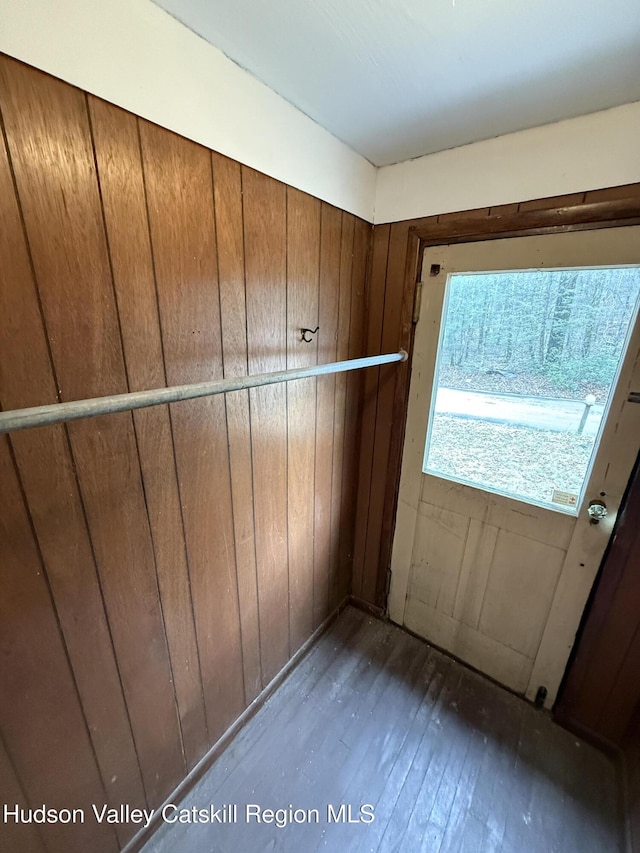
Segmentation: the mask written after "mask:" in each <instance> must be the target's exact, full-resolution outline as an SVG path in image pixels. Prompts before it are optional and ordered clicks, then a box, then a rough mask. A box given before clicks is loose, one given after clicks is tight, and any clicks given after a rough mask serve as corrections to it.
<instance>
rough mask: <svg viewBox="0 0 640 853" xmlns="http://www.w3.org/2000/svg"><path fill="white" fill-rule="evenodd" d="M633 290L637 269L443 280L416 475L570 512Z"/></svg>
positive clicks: (638, 287) (638, 283)
mask: <svg viewBox="0 0 640 853" xmlns="http://www.w3.org/2000/svg"><path fill="white" fill-rule="evenodd" d="M639 292H640V269H639V268H638V267H619V268H597V269H560V270H518V271H511V272H497V273H465V274H453V275H450V276H449V280H448V283H447V296H446V299H445V306H444V311H443V323H442V328H441V334H440V345H439V350H438V361H437V365H436V376H435V382H434V395H433V397H434V399H433V400H432V411H431V417H430V419H429V431H428V434H427V444H426V448H425V455H424V466H423V471H424V472H425V473H429V474H435V475H436V476H438V477H444V478H446V479H451V480H455V481H457V482H463V483H469V484H471V485H474V486H478V487H480V488H483V489H487V490H489V491H494V492H499V493H501V494H505V495H510V496H513V497H516V498H519V499H521V500H525V501H529V502H532V503H536V504H541V505H543V506H549V507H553V508H555V509H559V510H564V511H567V512H576V511H577V508H578V506H579V504H580V501H581V499H582V493H583V490H584V486H585V482H586V480H587V476H588V473H589V470H590V467H591V460H592V456H593V455H594V452H595V447H596V445H597V441H598V437H599V434H600V429H601V425H602V424H603V419H604V416H605V414H606V411H607V406H608V403H609V400H610V394H611V391H612V388H613V387H614V386H615V381H616V378H617V374H618V370H619V367H620V364H621V361H622V356H623V354H624V350H625V346H626V341H627V339H628V335H629V332H630V328H631V326H632V321H633V320H634V318H635V316H636V313H637V305H638V294H639Z"/></svg>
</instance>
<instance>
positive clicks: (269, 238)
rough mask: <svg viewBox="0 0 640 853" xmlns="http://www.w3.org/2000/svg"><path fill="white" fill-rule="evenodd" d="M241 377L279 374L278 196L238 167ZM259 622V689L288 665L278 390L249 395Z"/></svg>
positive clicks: (281, 390) (267, 182) (282, 402)
mask: <svg viewBox="0 0 640 853" xmlns="http://www.w3.org/2000/svg"><path fill="white" fill-rule="evenodd" d="M242 188H243V199H244V245H245V274H246V298H247V343H248V355H249V373H250V374H251V373H262V372H265V371H269V370H284V369H285V368H286V357H285V354H286V351H287V339H286V338H287V336H286V330H287V307H286V298H287V292H286V238H287V226H286V216H287V214H286V189H285V186H284V185H283V184H280V183H278V182H277V181H274V180H273V179H271V178H268V177H266V176H265V175H261V174H259V173H258V172H255V171H254V170H253V169H249V168H247V167H244V166H243V167H242ZM250 403H251V445H252V459H253V487H254V512H255V536H256V564H257V570H258V603H259V614H260V654H261V665H262V677H263V683H264V684H267V683H268V682H269V681H270V680H271V679H272V678H273V677H274V676H275V675H276V674H277V672H278V671H279V670H280V669H281V668H282V667H283V666H284V664H285V663H286V662H287V660H288V658H289V565H288V554H287V403H286V389H285V386H284V385H271V386H265V387H263V388H254V389H252V390H251V392H250Z"/></svg>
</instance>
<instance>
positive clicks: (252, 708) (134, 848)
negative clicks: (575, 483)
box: [122, 597, 358, 853]
mask: <svg viewBox="0 0 640 853" xmlns="http://www.w3.org/2000/svg"><path fill="white" fill-rule="evenodd" d="M348 604H355V602H354V601H352V600H351V599H350V598H348V597H347V598H345V599H344V600H343V601H342V602H341V603H340V604H339V605H338V606H337V607H336V609H335V610H334V611H333V612H332V613H331V614H330V615H329V616H327V618H326V619H325V620H324V622H323V623H322V624H321V625H320V626H319V627H318V628H316V630H315V631H314V632H313V634H312V635H311V636H310V637H309V639H308V640H306V641H305V642H304V643H303V644H302V645H301V646H300V648H299V649H298V651H297V652H296V653H295V654H294V655H292V656H291V658H290V659H289V660H288V661H287V663H286V664H285V665H284V666H283V667H282V669H281V670H280V672H279V673H278V674H277V675H276V676H275V677H274V678H272V679H271V681H270V682H269V684H267V686H266V687H265V688H264V689H263V690H262V691H261V692H260V693H259V694H258V696H256V698H255V699H254V700H253V702H252V703H251V704H250V705H247V707H246V708H245V710H244V711H243V712H242V714H240V716H239V717H238V718H237V719H236V720H235V721H234V722H233V723H232V724H231V725H230V726H229V728H228V729H227V730H226V732H225V733H224V734H223V735H222V736H221V737H220V738H219V739H218V740H217V741H216V742H215V743H214V744H213V746H212V747H211V748H210V749H209V751H208V752H207V753H205V755H203V756H202V758H201V759H200V761H199V762H198V763H197V764H196V765H195V767H193V768H192V769H191V770H190V771H189V773H188V774H187V775H186V776H185V778H184V779H183V780H182V782H180V784H179V785H178V786H177V787H176V789H175V790H174V791H172V792H171V794H170V795H169V797H167V799H166V800H165V801H164V803H162V805H161V806H159V807H158V808H157V809H156V810H155V812H154V815H153V818H152V819H151V822H150V823H149V826H147V827H144V828H143V829H141V830H140V831H139V832H137V833H136V834H135V835H134V836H133V838H132V839H131V840H130V841H128V842H127V844H126V845H125V846H124V847H123V848H122V853H138V851H139V850H140V849H141V848H142V847H143V845H144V844H146V843H147V841H149V839H150V838H151V836H152V835H153V834H154V832H155V831H156V830H157V829H158V826H159V825H160V824H161V822H162V817H161V815H162V809H163V808H164V806H165V805H168V804H169V803H178V802H180V800H182V799H184V797H185V796H186V795H187V794H188V793H189V791H190V790H191V789H192V788H193V787H194V785H196V783H197V782H199V781H200V779H201V778H202V777H203V776H204V774H205V773H206V772H207V770H208V769H209V768H210V767H211V765H212V764H213V763H214V761H216V759H217V758H219V757H220V755H221V753H222V752H223V751H224V750H225V749H226V748H227V746H229V744H230V743H231V741H232V740H233V739H234V738H235V737H236V736H237V735H238V733H239V732H240V731H241V730H242V729H243V728H244V727H245V726H246V725H247V723H248V722H249V721H250V720H251V719H252V718H253V717H254V716H255V715H256V714H257V713H258V711H259V710H260V708H262V706H263V705H264V703H265V702H266V701H267V699H268V698H269V697H270V696H271V695H272V693H273V692H274V691H275V690H277V689H278V687H279V686H280V685H281V684H282V682H283V681H284V680H285V678H286V677H287V676H288V675H289V673H290V672H291V670H293V669H294V668H295V667H296V666H297V665H298V664H299V663H300V661H301V660H302V659H303V658H304V657H305V655H307V654H308V652H309V651H311V649H312V647H313V646H315V644H316V643H317V642H318V640H319V639H320V637H321V636H322V635H323V634H324V633H325V632H326V631H327V629H328V628H329V627H330V626H331V625H332V624H333V622H335V620H336V619H337V618H338V616H339V615H340V613H341V612H342V611H343V610H344V609H345V607H346V606H347V605H348ZM356 606H358V605H357V604H356Z"/></svg>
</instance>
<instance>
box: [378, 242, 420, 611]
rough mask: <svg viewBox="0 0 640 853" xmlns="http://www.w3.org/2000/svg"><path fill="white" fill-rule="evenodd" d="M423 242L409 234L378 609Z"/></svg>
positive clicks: (383, 596) (387, 561)
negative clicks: (401, 358)
mask: <svg viewBox="0 0 640 853" xmlns="http://www.w3.org/2000/svg"><path fill="white" fill-rule="evenodd" d="M419 256H420V240H419V238H418V236H417V234H416V233H415V232H414V231H411V230H410V231H409V232H408V234H407V252H406V258H405V266H404V278H403V280H402V282H401V285H399V286H402V291H403V297H402V310H401V314H400V339H399V342H398V344H399V347H401V348H402V349H404V350H405V351H406V352H407V353H408V354H409V358H408V359H407V361H405V362H403V363H401V364H397V365H396V368H397V376H396V380H395V392H394V398H393V403H392V407H393V412H394V420H393V429H392V432H391V440H390V444H389V461H388V463H387V473H386V477H385V482H386V488H385V496H384V508H383V511H382V533H381V536H380V558H379V565H378V584H377V589H376V604H377V605H378V606H379V607H383V608H386V606H387V590H386V580H387V571H388V569H389V568H390V566H391V548H392V544H393V537H394V534H395V522H396V509H397V506H398V492H399V489H400V468H401V465H402V448H403V444H404V433H405V428H406V420H407V407H408V398H409V378H410V365H411V354H412V352H413V336H414V330H415V325H414V323H413V305H414V298H415V290H416V281H417V280H418V271H419V270H420V268H421V258H420V257H419Z"/></svg>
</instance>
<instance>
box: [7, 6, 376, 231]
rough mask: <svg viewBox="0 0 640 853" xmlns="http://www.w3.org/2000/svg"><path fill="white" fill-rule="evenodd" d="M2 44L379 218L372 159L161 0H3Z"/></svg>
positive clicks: (37, 63) (109, 97)
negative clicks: (190, 27) (375, 211)
mask: <svg viewBox="0 0 640 853" xmlns="http://www.w3.org/2000/svg"><path fill="white" fill-rule="evenodd" d="M0 51H3V52H4V53H7V54H8V55H10V56H13V57H15V58H16V59H20V60H22V61H23V62H26V63H28V64H29V65H33V66H35V67H36V68H39V69H40V70H42V71H46V72H47V73H49V74H52V75H54V76H55V77H59V78H61V79H62V80H65V81H66V82H68V83H71V84H73V85H74V86H78V87H79V88H81V89H85V90H86V91H88V92H91V93H92V94H94V95H97V96H98V97H100V98H104V99H105V100H107V101H110V102H111V103H113V104H116V105H118V106H120V107H123V108H124V109H126V110H130V111H131V112H133V113H135V114H136V115H139V116H142V117H143V118H146V119H148V120H150V121H152V122H155V123H156V124H159V125H161V126H162V127H166V128H168V129H169V130H172V131H175V132H176V133H179V134H181V135H182V136H186V137H187V138H189V139H192V140H194V141H195V142H199V143H200V144H202V145H205V146H207V147H208V148H211V149H213V150H215V151H218V152H220V153H221V154H225V155H227V156H228V157H231V158H233V159H235V160H238V161H239V162H241V163H243V164H245V165H247V166H251V167H252V168H254V169H256V170H258V171H260V172H263V173H265V174H267V175H269V176H271V177H273V178H276V179H278V180H280V181H283V182H284V183H287V184H289V185H291V186H293V187H295V188H296V189H300V190H303V191H304V192H307V193H309V194H310V195H313V196H315V197H316V198H319V199H322V200H323V201H327V202H329V203H330V204H332V205H335V206H336V207H339V208H341V209H342V210H346V211H348V212H349V213H354V214H355V215H357V216H360V217H362V218H363V219H365V220H367V221H368V222H372V221H373V209H374V197H375V180H376V169H375V167H374V166H372V165H371V163H369V161H368V160H366V159H365V158H364V157H362V156H361V155H360V154H357V153H356V152H355V151H353V150H352V149H351V148H349V147H348V146H347V145H345V143H343V142H341V141H340V140H338V139H337V138H336V137H335V136H332V134H330V133H329V132H328V131H327V130H325V129H324V128H322V127H321V126H320V125H319V124H317V123H316V122H314V121H313V120H312V119H310V118H309V117H308V116H306V115H304V113H302V112H301V111H300V110H298V109H296V108H295V107H294V106H292V105H291V104H290V103H289V102H288V101H286V100H285V99H284V98H282V97H281V96H280V95H277V94H276V93H275V92H273V91H272V90H271V89H269V88H268V87H267V86H266V85H265V84H264V83H261V82H260V81H259V80H257V79H256V78H255V77H253V76H252V75H250V74H249V73H248V72H246V71H244V70H243V69H241V68H240V67H239V66H238V65H236V64H235V63H234V62H232V61H231V60H230V59H228V58H227V57H226V56H225V55H224V54H223V53H222V52H221V51H220V50H218V49H217V48H215V47H213V46H211V45H210V44H208V43H207V42H205V41H204V40H203V39H201V38H200V37H199V36H197V35H195V34H194V33H193V32H191V31H190V30H188V29H187V28H186V27H185V26H183V25H182V24H180V23H178V21H176V20H175V19H174V18H172V17H171V16H170V15H168V14H167V13H166V12H165V11H163V10H162V9H160V8H159V7H158V6H156V5H155V4H153V3H152V2H151V0H101V2H99V3H92V2H87V0H56V2H55V3H52V2H51V0H0Z"/></svg>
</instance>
